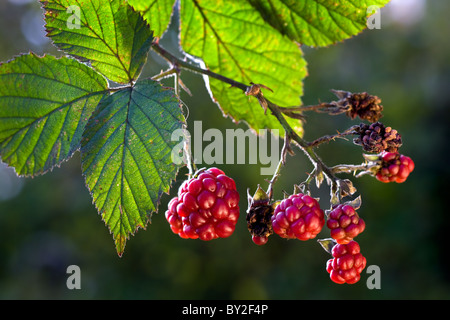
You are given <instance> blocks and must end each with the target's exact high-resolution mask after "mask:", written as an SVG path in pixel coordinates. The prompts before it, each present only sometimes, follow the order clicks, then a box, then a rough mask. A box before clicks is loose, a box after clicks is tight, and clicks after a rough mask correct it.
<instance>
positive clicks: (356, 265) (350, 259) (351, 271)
mask: <svg viewBox="0 0 450 320" xmlns="http://www.w3.org/2000/svg"><path fill="white" fill-rule="evenodd" d="M360 251H361V249H360V247H359V244H358V243H357V242H356V241H350V242H349V243H348V244H336V245H335V246H334V247H333V249H332V250H331V254H332V255H333V258H332V259H330V260H328V261H327V272H328V273H329V274H330V278H331V280H332V281H334V282H336V283H338V284H343V283H348V284H353V283H356V282H358V281H359V280H360V279H361V272H362V271H363V270H364V268H365V267H366V258H365V257H364V256H363V255H362V254H361V252H360Z"/></svg>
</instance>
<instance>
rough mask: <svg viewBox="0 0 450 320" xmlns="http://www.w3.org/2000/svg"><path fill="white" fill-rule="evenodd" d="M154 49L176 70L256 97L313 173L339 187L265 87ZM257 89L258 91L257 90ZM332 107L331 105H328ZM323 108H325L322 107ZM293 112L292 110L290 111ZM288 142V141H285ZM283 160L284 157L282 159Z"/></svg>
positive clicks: (155, 44)
mask: <svg viewBox="0 0 450 320" xmlns="http://www.w3.org/2000/svg"><path fill="white" fill-rule="evenodd" d="M152 49H153V50H154V51H155V52H156V53H158V54H159V55H160V56H162V57H163V58H164V59H166V60H167V61H168V62H169V63H170V64H171V66H175V68H181V69H185V70H188V71H191V72H195V73H199V74H203V75H207V76H209V77H212V78H214V79H217V80H220V81H222V82H224V83H228V84H229V85H230V86H232V87H235V88H238V89H241V90H242V91H243V92H244V93H245V94H247V95H252V96H254V97H256V98H257V99H258V101H259V103H260V105H261V107H262V108H263V109H264V111H266V110H267V109H269V110H270V111H271V113H272V115H274V116H275V117H276V118H277V120H278V122H279V123H280V124H281V126H282V127H283V128H284V130H285V134H286V137H287V138H288V141H289V142H291V141H293V142H295V143H296V144H297V146H298V147H299V148H300V149H301V150H303V152H304V153H305V154H306V155H307V156H308V158H309V159H310V161H311V162H312V163H313V165H314V171H313V172H320V171H322V172H323V174H324V175H325V177H326V178H327V180H328V182H329V184H331V185H332V187H336V186H337V181H338V178H336V177H335V175H334V172H332V171H331V170H330V168H328V167H327V166H326V165H325V164H324V163H323V162H322V160H321V159H320V158H319V156H318V155H317V154H316V153H315V151H314V150H313V146H311V145H310V144H309V143H308V142H306V141H305V140H304V139H302V138H301V137H300V136H299V135H298V134H297V133H296V132H295V131H294V129H292V127H291V126H290V125H289V123H288V122H287V121H286V119H285V118H284V116H283V110H284V111H287V110H288V109H289V108H282V107H279V106H278V105H276V104H274V103H273V102H271V101H270V100H268V99H267V98H265V97H264V96H263V94H262V92H261V90H258V89H259V88H258V87H264V86H262V85H255V84H252V85H251V86H247V85H246V84H243V83H241V82H238V81H235V80H233V79H230V78H227V77H225V76H223V75H221V74H218V73H215V72H213V71H211V70H209V69H203V68H200V67H198V66H195V65H193V64H191V63H189V62H187V61H185V60H181V59H179V58H177V57H176V56H174V55H173V54H171V53H170V52H168V51H167V50H165V49H164V48H162V47H161V46H160V45H159V43H158V41H155V42H154V43H153V45H152ZM255 89H256V90H255ZM328 106H331V105H328ZM322 107H323V106H322ZM314 108H319V107H314ZM298 110H299V111H300V110H305V109H303V108H298ZM289 111H292V110H289ZM285 141H286V140H285ZM282 158H283V157H282ZM281 167H282V162H281V161H280V163H279V164H278V167H277V169H276V172H275V174H274V178H272V183H271V184H270V190H271V189H272V185H273V183H274V182H275V180H276V179H277V177H278V175H279V174H278V173H279V172H278V171H279V170H280V169H281Z"/></svg>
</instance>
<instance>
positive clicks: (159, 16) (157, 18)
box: [128, 0, 175, 37]
mask: <svg viewBox="0 0 450 320" xmlns="http://www.w3.org/2000/svg"><path fill="white" fill-rule="evenodd" d="M128 3H129V5H130V6H132V7H133V9H134V10H136V11H138V12H139V13H140V14H141V15H142V16H143V17H144V20H145V21H147V23H148V24H149V26H150V29H151V30H152V31H153V36H154V37H161V36H162V35H163V33H164V32H165V31H166V30H167V27H168V26H169V22H170V17H171V16H172V10H173V6H174V4H175V0H128Z"/></svg>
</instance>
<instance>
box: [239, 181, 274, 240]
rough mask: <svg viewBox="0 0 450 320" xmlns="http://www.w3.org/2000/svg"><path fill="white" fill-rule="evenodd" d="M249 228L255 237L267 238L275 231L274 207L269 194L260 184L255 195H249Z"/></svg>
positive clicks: (247, 217)
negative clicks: (272, 219) (273, 220)
mask: <svg viewBox="0 0 450 320" xmlns="http://www.w3.org/2000/svg"><path fill="white" fill-rule="evenodd" d="M248 199H249V204H248V209H247V216H246V220H247V228H248V230H249V231H250V234H251V235H252V236H253V237H254V238H255V237H256V238H261V237H262V238H267V237H268V236H270V235H271V234H272V233H273V229H272V221H271V219H270V218H271V217H272V215H273V211H274V208H273V206H272V204H270V199H269V196H268V195H267V194H266V192H265V191H264V190H263V189H261V187H260V186H258V189H257V190H256V192H255V195H254V196H253V197H251V196H250V195H249V196H248Z"/></svg>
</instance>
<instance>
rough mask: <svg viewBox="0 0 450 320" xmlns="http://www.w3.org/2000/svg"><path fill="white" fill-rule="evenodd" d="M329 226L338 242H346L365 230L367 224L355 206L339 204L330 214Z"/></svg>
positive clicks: (332, 235)
mask: <svg viewBox="0 0 450 320" xmlns="http://www.w3.org/2000/svg"><path fill="white" fill-rule="evenodd" d="M327 227H328V228H329V229H330V233H331V237H332V238H333V239H334V240H336V242H337V243H340V244H346V243H349V242H350V241H351V240H353V238H355V237H356V236H357V235H358V234H360V233H361V232H363V231H364V229H365V227H366V224H365V222H364V220H363V219H361V218H360V217H359V215H358V213H357V212H356V210H355V208H353V207H352V206H350V205H348V204H339V205H337V206H335V207H334V208H333V209H332V210H331V211H330V213H329V214H328V219H327Z"/></svg>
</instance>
